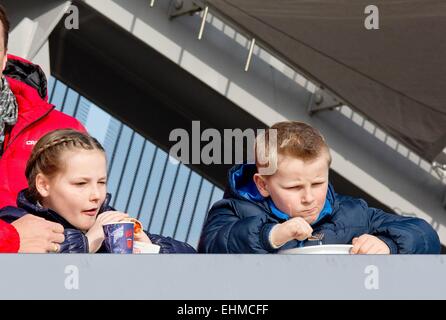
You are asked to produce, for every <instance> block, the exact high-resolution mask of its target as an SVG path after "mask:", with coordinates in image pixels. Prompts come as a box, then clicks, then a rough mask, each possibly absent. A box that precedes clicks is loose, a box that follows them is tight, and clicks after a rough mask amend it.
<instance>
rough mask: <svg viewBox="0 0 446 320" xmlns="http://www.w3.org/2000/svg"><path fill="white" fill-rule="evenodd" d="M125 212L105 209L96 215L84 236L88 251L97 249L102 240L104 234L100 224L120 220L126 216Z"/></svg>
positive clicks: (91, 251) (92, 251)
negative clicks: (94, 220)
mask: <svg viewBox="0 0 446 320" xmlns="http://www.w3.org/2000/svg"><path fill="white" fill-rule="evenodd" d="M128 216H129V215H128V214H127V213H123V212H119V211H107V212H104V213H102V214H100V215H98V217H97V219H96V222H95V223H94V225H93V226H92V227H91V228H90V230H88V232H87V233H86V234H85V236H86V237H87V239H88V245H89V252H90V253H94V252H97V251H98V250H99V248H100V247H101V245H102V242H103V241H104V238H105V235H104V230H103V229H102V226H103V225H104V224H107V223H111V222H120V221H121V220H123V219H125V218H128Z"/></svg>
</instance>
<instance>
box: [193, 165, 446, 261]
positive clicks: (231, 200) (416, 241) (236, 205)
mask: <svg viewBox="0 0 446 320" xmlns="http://www.w3.org/2000/svg"><path fill="white" fill-rule="evenodd" d="M256 170H257V169H256V167H255V165H246V164H245V165H236V166H234V167H233V168H232V169H231V170H230V171H229V181H228V187H227V189H226V191H225V194H224V197H223V199H222V200H220V201H218V202H216V203H215V204H214V205H213V206H212V208H211V209H210V211H209V213H208V216H207V218H206V221H205V224H204V226H203V230H202V234H201V238H200V243H199V246H198V251H199V252H206V253H275V252H277V251H278V250H281V249H290V248H295V247H300V246H305V245H307V244H308V243H307V241H303V242H301V241H297V240H293V241H289V242H287V243H286V244H285V245H283V246H282V247H281V248H280V249H275V248H273V247H272V246H271V243H270V241H269V233H270V231H271V228H272V227H273V226H274V225H276V224H278V223H282V222H284V221H286V220H287V219H288V216H287V215H286V214H284V213H283V212H281V211H280V210H279V209H277V208H276V207H275V206H274V203H273V202H272V201H271V200H270V199H269V198H268V199H265V198H263V197H262V195H260V193H259V192H258V190H257V187H256V185H255V183H254V181H253V175H254V173H256ZM312 228H313V230H314V233H319V232H322V233H324V240H323V243H324V244H351V242H352V240H353V238H355V237H359V236H361V235H363V234H371V235H374V236H376V237H378V238H379V239H381V240H382V241H384V242H385V243H386V244H387V246H388V247H389V248H390V252H391V253H392V254H395V253H423V254H437V253H440V249H441V248H440V240H439V238H438V235H437V233H436V232H435V230H434V229H433V228H432V227H431V226H430V225H429V224H428V223H427V222H426V221H424V220H422V219H419V218H412V217H403V216H399V215H396V214H391V213H387V212H384V211H382V210H380V209H376V208H370V207H368V205H367V203H366V202H365V201H364V200H362V199H357V198H353V197H350V196H343V195H339V194H336V193H335V192H334V189H333V187H332V186H331V185H329V187H328V192H327V198H326V201H325V206H324V208H323V210H322V211H321V214H320V215H319V218H318V220H317V221H316V222H315V223H313V224H312Z"/></svg>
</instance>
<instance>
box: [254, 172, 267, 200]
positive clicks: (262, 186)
mask: <svg viewBox="0 0 446 320" xmlns="http://www.w3.org/2000/svg"><path fill="white" fill-rule="evenodd" d="M253 179H254V183H255V184H256V186H257V190H259V192H260V194H261V195H262V196H263V197H265V198H266V197H269V196H270V193H269V191H268V184H267V181H266V178H265V177H263V176H262V175H260V174H259V173H256V174H254V177H253Z"/></svg>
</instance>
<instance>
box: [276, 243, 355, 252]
mask: <svg viewBox="0 0 446 320" xmlns="http://www.w3.org/2000/svg"><path fill="white" fill-rule="evenodd" d="M351 248H353V246H352V245H351V244H325V245H320V246H310V247H301V248H293V249H285V250H280V251H279V253H280V254H350V249H351Z"/></svg>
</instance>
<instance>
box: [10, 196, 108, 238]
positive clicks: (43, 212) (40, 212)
mask: <svg viewBox="0 0 446 320" xmlns="http://www.w3.org/2000/svg"><path fill="white" fill-rule="evenodd" d="M26 190H27V189H25V190H22V191H20V193H19V194H18V196H17V206H18V207H19V208H22V209H24V210H26V212H29V213H31V214H35V215H37V216H39V217H42V218H49V219H48V220H52V221H56V222H58V223H60V224H61V225H62V226H63V227H64V228H69V229H77V228H76V227H74V226H72V225H71V224H70V223H69V222H68V221H67V220H65V219H64V218H63V217H62V216H61V215H59V214H58V213H57V212H55V211H53V210H51V209H48V208H44V207H42V206H40V205H38V204H37V203H35V202H33V201H31V200H29V199H28V197H27V196H26ZM110 200H111V194H110V193H107V195H106V197H105V200H104V203H103V204H102V205H101V208H100V209H99V213H98V215H99V214H101V213H103V212H104V211H107V210H108V208H109V203H110Z"/></svg>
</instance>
